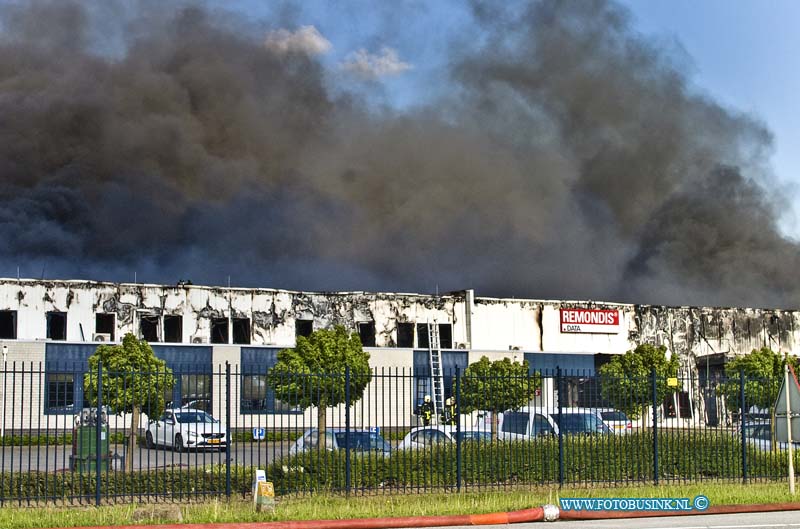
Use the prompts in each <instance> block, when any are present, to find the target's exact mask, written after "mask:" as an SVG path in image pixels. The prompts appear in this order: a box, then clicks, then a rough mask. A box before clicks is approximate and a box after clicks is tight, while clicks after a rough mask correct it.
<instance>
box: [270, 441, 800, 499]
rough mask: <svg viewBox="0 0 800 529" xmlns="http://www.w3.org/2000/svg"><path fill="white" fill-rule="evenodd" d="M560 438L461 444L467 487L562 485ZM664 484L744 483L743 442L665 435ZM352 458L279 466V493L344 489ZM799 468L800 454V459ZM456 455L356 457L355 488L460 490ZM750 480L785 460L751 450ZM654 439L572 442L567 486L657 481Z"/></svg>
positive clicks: (439, 450) (442, 451)
mask: <svg viewBox="0 0 800 529" xmlns="http://www.w3.org/2000/svg"><path fill="white" fill-rule="evenodd" d="M558 452H559V451H558V439H557V438H555V437H554V438H542V439H537V440H535V441H517V442H499V443H498V442H494V443H465V444H464V445H462V465H461V476H462V484H463V485H467V486H477V485H509V484H515V483H518V484H540V483H542V484H543V483H557V482H558V480H559V464H558V459H559V458H558ZM658 456H659V457H658V478H659V480H660V481H676V480H680V481H684V480H686V481H689V480H691V481H695V480H702V479H721V480H732V481H733V480H740V479H741V478H742V459H741V440H740V438H738V437H737V436H735V435H732V434H729V433H724V432H713V433H712V432H711V431H708V432H703V431H701V432H682V431H676V430H672V431H666V432H664V433H661V434H659V449H658ZM344 459H345V454H344V453H343V452H341V451H338V452H313V453H304V454H299V455H297V456H294V457H290V458H287V459H285V460H283V461H281V462H278V463H276V464H273V465H271V466H270V467H269V469H268V477H269V479H270V480H271V481H273V482H274V483H275V488H276V491H277V492H278V493H279V494H286V493H290V492H296V491H317V490H340V489H343V488H345V461H344ZM795 460H796V463H795V467H796V468H800V454H795ZM456 466H457V465H456V448H455V446H454V445H440V446H437V447H434V448H432V449H426V450H407V451H395V452H393V453H392V455H391V456H390V457H382V456H380V455H375V454H372V455H369V456H360V455H356V454H351V486H352V487H354V488H370V489H372V488H387V487H391V488H394V487H398V488H404V489H410V488H416V487H426V488H428V487H451V486H454V485H455V483H456V471H457V469H456ZM747 466H748V476H749V477H750V478H775V479H778V478H783V477H785V476H786V473H787V461H786V455H785V453H777V454H773V453H770V452H764V451H760V450H758V449H756V448H755V447H752V446H748V447H747ZM652 480H653V436H652V434H651V433H649V432H647V433H637V434H631V435H623V436H588V437H586V436H574V437H573V436H566V437H565V438H564V481H565V482H566V483H591V482H611V483H619V482H652Z"/></svg>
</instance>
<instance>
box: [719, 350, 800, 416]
mask: <svg viewBox="0 0 800 529" xmlns="http://www.w3.org/2000/svg"><path fill="white" fill-rule="evenodd" d="M789 364H790V365H791V366H792V368H793V369H794V371H795V373H797V372H798V367H799V366H800V361H798V358H797V357H796V356H789ZM785 365H786V362H785V360H784V357H783V355H781V354H780V353H776V352H775V351H773V350H772V349H770V348H769V347H762V348H761V349H753V350H752V351H751V352H750V353H748V354H746V355H744V356H738V357H736V358H734V359H733V360H731V361H730V362H728V364H727V365H726V366H725V375H726V377H727V380H726V381H725V382H724V383H723V384H722V385H721V390H722V393H723V394H724V395H725V400H726V401H727V403H728V407H729V408H730V409H732V410H738V409H739V396H740V392H741V388H740V381H739V378H740V376H741V374H742V373H744V380H745V383H744V398H745V408H750V407H751V406H756V407H757V408H771V407H772V406H773V405H774V404H775V399H777V398H778V391H780V387H781V384H782V383H783V370H784V366H785Z"/></svg>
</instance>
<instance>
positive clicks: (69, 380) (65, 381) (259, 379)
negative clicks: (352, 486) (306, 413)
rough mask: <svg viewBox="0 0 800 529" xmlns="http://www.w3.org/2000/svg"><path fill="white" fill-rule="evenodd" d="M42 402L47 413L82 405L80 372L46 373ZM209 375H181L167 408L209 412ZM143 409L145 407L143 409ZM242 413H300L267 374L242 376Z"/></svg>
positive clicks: (168, 394)
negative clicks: (273, 386)
mask: <svg viewBox="0 0 800 529" xmlns="http://www.w3.org/2000/svg"><path fill="white" fill-rule="evenodd" d="M45 386H46V388H45V402H46V408H47V409H46V411H47V413H48V414H59V413H64V414H72V413H75V411H76V410H77V409H78V408H81V407H82V406H83V397H82V395H83V393H84V379H83V374H82V373H48V374H47V376H46V382H45ZM211 387H212V383H211V375H205V374H182V375H178V376H177V378H176V384H175V387H174V388H172V389H168V390H166V391H165V393H164V402H165V403H166V404H167V408H172V407H180V406H186V407H191V408H195V409H201V410H203V411H206V412H209V413H211V414H212V415H213V414H214V412H215V411H219V410H214V409H212V406H211ZM145 411H146V410H145ZM241 411H242V413H299V411H300V410H298V409H297V408H293V407H291V406H289V405H287V404H285V403H283V402H281V401H280V400H278V399H276V398H275V397H274V395H273V392H272V389H271V388H270V387H269V386H268V384H267V377H266V375H263V374H262V375H247V374H245V375H241Z"/></svg>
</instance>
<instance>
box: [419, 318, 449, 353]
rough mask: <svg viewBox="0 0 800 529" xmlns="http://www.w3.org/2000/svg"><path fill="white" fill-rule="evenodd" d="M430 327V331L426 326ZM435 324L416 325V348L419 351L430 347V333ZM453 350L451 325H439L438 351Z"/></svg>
mask: <svg viewBox="0 0 800 529" xmlns="http://www.w3.org/2000/svg"><path fill="white" fill-rule="evenodd" d="M429 325H430V327H431V328H430V330H429V329H428V326H429ZM434 325H436V324H435V323H431V324H428V323H418V324H417V347H418V348H420V349H427V348H428V347H430V345H429V344H430V331H432V330H433V326H434ZM452 348H453V325H452V324H450V323H440V324H439V349H452Z"/></svg>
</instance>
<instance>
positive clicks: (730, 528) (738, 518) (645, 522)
mask: <svg viewBox="0 0 800 529" xmlns="http://www.w3.org/2000/svg"><path fill="white" fill-rule="evenodd" d="M468 527H469V528H473V529H474V526H472V525H469V526H460V527H451V528H450V529H467V528H468ZM482 527H485V528H487V529H488V528H494V529H508V528H509V527H514V529H523V528H525V529H534V528H535V529H543V528H544V527H553V528H554V529H590V528H591V529H619V528H620V527H624V528H625V529H761V528H764V529H797V528H800V511H786V512H768V513H752V514H707V515H696V516H665V517H663V518H634V519H630V520H586V521H583V522H567V521H558V522H554V523H549V524H545V523H544V522H535V523H521V524H514V525H513V526H509V525H484V526H482Z"/></svg>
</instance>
